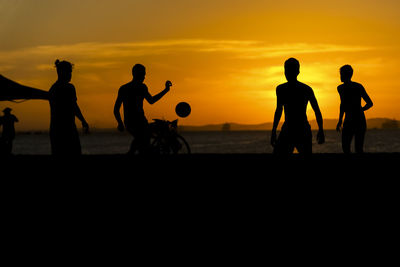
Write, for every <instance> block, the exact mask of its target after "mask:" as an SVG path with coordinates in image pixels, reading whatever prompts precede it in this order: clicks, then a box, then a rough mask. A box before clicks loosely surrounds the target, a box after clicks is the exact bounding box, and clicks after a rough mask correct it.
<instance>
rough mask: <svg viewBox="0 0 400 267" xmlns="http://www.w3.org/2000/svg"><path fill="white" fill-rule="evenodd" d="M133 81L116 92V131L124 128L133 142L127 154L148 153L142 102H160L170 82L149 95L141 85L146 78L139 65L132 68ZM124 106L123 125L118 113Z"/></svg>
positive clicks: (144, 85)
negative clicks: (155, 93)
mask: <svg viewBox="0 0 400 267" xmlns="http://www.w3.org/2000/svg"><path fill="white" fill-rule="evenodd" d="M132 76H133V80H132V81H131V82H129V83H127V84H125V85H122V86H121V87H120V88H119V91H118V97H117V100H116V101H115V105H114V116H115V118H116V120H117V122H118V130H119V131H121V132H122V131H123V130H124V128H126V130H127V131H128V132H129V133H130V134H131V135H132V136H133V138H134V139H133V141H132V143H131V147H130V150H129V154H133V153H135V151H138V152H139V153H141V154H143V153H148V152H149V145H150V131H149V124H148V121H147V119H146V116H145V115H144V110H143V101H144V99H146V100H147V102H149V103H150V104H154V103H155V102H157V101H158V100H160V99H161V98H162V97H163V96H164V95H165V94H166V93H167V92H168V91H169V90H170V87H171V86H172V83H171V82H170V81H166V82H165V89H164V90H162V91H161V92H160V93H158V94H157V95H155V96H152V95H151V94H150V93H149V90H148V88H147V86H146V84H144V83H143V81H144V79H145V76H146V68H145V67H144V66H143V65H141V64H136V65H135V66H133V68H132ZM122 104H123V106H124V122H125V126H124V123H123V122H122V119H121V114H120V112H119V110H120V108H121V105H122Z"/></svg>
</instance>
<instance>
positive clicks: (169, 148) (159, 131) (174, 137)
mask: <svg viewBox="0 0 400 267" xmlns="http://www.w3.org/2000/svg"><path fill="white" fill-rule="evenodd" d="M149 126H150V133H151V135H150V145H151V151H152V152H153V153H154V154H190V147H189V144H188V142H187V141H186V140H185V138H183V137H182V136H181V135H180V134H178V120H174V121H172V122H171V121H167V120H160V119H154V120H153V122H152V123H150V124H149Z"/></svg>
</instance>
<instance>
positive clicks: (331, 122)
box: [179, 118, 400, 132]
mask: <svg viewBox="0 0 400 267" xmlns="http://www.w3.org/2000/svg"><path fill="white" fill-rule="evenodd" d="M337 121H338V120H337V119H324V129H326V130H334V129H336V124H337ZM309 122H310V125H311V129H313V130H316V129H318V125H317V122H316V121H315V120H310V121H309ZM282 123H283V121H282V120H281V122H280V123H279V127H278V128H280V127H281V126H282ZM367 127H368V129H398V128H400V121H398V120H395V119H389V118H371V119H367ZM271 129H272V122H265V123H260V124H240V123H234V122H226V123H220V124H207V125H199V126H192V125H181V126H179V130H180V131H185V132H189V131H267V130H271Z"/></svg>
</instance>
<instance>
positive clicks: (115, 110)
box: [114, 94, 125, 132]
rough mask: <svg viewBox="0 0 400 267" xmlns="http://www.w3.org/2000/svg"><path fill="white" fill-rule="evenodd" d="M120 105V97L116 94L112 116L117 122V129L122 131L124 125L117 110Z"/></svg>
mask: <svg viewBox="0 0 400 267" xmlns="http://www.w3.org/2000/svg"><path fill="white" fill-rule="evenodd" d="M121 105H122V98H121V96H120V95H119V94H118V97H117V100H115V104H114V116H115V119H116V120H117V122H118V127H117V128H118V131H120V132H123V131H124V129H125V126H124V123H123V122H122V119H121V113H120V112H119V110H120V108H121Z"/></svg>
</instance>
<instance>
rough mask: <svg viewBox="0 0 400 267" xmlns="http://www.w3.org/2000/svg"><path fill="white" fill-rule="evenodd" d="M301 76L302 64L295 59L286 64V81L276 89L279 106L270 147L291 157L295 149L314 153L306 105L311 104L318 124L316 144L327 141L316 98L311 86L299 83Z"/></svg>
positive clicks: (305, 153)
mask: <svg viewBox="0 0 400 267" xmlns="http://www.w3.org/2000/svg"><path fill="white" fill-rule="evenodd" d="M299 73H300V63H299V61H298V60H297V59H295V58H289V59H288V60H286V61H285V76H286V79H287V82H286V83H284V84H281V85H279V86H278V87H277V88H276V97H277V105H276V110H275V115H274V122H273V128H272V133H271V145H272V146H273V147H274V150H273V153H274V154H276V155H282V156H287V155H289V154H292V153H293V151H294V148H296V149H297V151H298V152H299V153H300V154H302V155H307V156H308V155H311V153H312V133H311V127H310V124H309V123H308V120H307V114H306V111H307V105H308V102H310V104H311V107H312V108H313V110H314V113H315V117H316V120H317V123H318V128H319V130H318V133H317V141H318V143H319V144H323V143H324V142H325V135H324V129H323V120H322V114H321V111H320V109H319V106H318V102H317V99H316V98H315V95H314V92H313V90H312V89H311V87H310V86H308V85H306V84H304V83H301V82H299V81H298V80H297V76H298V75H299ZM283 111H284V112H285V121H284V123H283V125H282V129H281V132H280V134H279V137H278V138H277V133H276V131H277V127H278V124H279V121H280V119H281V116H282V112H283Z"/></svg>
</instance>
